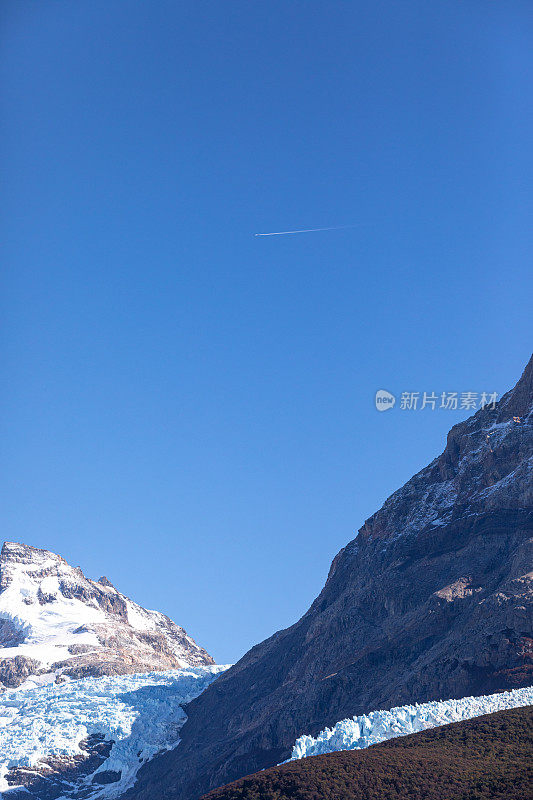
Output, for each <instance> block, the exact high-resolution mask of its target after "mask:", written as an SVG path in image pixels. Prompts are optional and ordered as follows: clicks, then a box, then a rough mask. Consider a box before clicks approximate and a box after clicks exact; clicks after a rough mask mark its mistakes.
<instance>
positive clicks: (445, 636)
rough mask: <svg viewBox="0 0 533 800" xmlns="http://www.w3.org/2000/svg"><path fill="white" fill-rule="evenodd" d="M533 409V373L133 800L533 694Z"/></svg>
mask: <svg viewBox="0 0 533 800" xmlns="http://www.w3.org/2000/svg"><path fill="white" fill-rule="evenodd" d="M532 409H533V359H532V360H531V361H530V362H529V364H528V366H527V367H526V370H525V371H524V374H523V375H522V378H521V379H520V381H519V382H518V384H517V385H516V387H515V388H514V389H513V390H512V391H511V392H509V393H507V394H506V395H505V396H504V397H503V398H502V399H501V401H500V402H499V403H498V404H497V405H496V407H495V408H488V407H487V408H484V409H482V410H480V411H478V412H477V413H476V414H475V415H474V416H473V417H471V418H470V419H468V420H466V421H465V422H463V423H460V424H459V425H456V426H455V427H454V428H452V430H451V431H450V433H449V435H448V441H447V445H446V449H445V451H444V452H443V453H442V455H440V456H439V457H438V458H436V459H435V460H434V461H433V462H432V463H431V464H430V465H429V466H428V467H426V468H425V469H423V470H422V471H421V472H419V473H418V474H417V475H415V476H414V477H413V478H412V479H411V480H410V481H409V482H408V483H407V484H406V485H405V486H404V487H403V488H402V489H400V490H399V491H397V492H396V493H395V494H393V495H392V497H390V498H389V499H388V500H387V502H386V503H385V504H384V506H383V507H382V508H381V510H380V511H378V512H377V513H376V514H375V515H374V516H373V517H371V518H370V519H369V520H367V522H366V523H365V524H364V525H363V527H362V528H361V530H360V531H359V534H358V536H357V538H356V539H355V540H354V541H352V542H350V544H348V545H347V546H346V547H345V548H344V549H343V550H342V551H341V552H340V553H339V554H338V555H337V557H336V558H335V559H334V561H333V564H332V566H331V570H330V573H329V577H328V580H327V583H326V585H325V587H324V589H323V591H322V592H321V594H320V595H319V597H318V598H317V599H316V600H315V602H314V603H313V605H312V606H311V608H310V609H309V611H308V612H307V613H306V614H305V615H304V616H303V617H302V619H301V620H300V621H299V622H297V623H296V624H295V625H293V626H292V627H290V628H288V629H286V630H284V631H280V632H278V633H276V634H274V636H272V637H271V638H270V639H267V640H266V641H265V642H263V643H262V644H259V645H257V646H256V647H254V648H253V649H252V650H250V651H249V652H248V653H247V654H246V655H245V656H244V657H243V658H242V659H241V660H240V661H239V662H238V663H237V664H236V665H235V666H234V667H232V668H231V669H230V670H228V671H227V672H226V673H224V674H223V675H222V676H221V677H219V678H218V679H217V680H216V681H215V682H214V683H213V684H212V685H211V686H210V687H209V688H208V689H207V690H206V691H205V692H204V693H203V694H202V695H201V696H200V697H199V698H198V699H196V700H194V701H193V702H192V703H190V704H189V705H188V706H187V709H186V712H187V716H188V720H187V722H186V724H185V726H184V727H183V729H182V731H181V737H182V741H181V744H180V745H179V747H178V748H177V749H176V750H174V751H173V752H170V753H168V754H166V755H164V756H161V757H160V758H158V759H156V760H155V761H153V762H152V763H151V764H150V765H148V766H147V767H146V768H144V769H143V770H141V773H140V774H139V780H138V782H137V784H136V786H135V787H134V789H133V790H132V791H131V792H130V793H129V795H128V797H130V798H136V799H138V800H149V798H153V797H155V796H158V797H165V798H173V799H174V800H193V798H197V797H199V796H200V795H201V794H202V793H204V792H206V791H207V790H209V789H212V788H214V787H216V786H220V785H222V784H225V783H227V782H229V781H231V780H235V779H236V778H239V777H240V776H242V775H245V774H249V773H252V772H255V771H257V770H259V769H262V768H264V767H268V766H271V765H274V764H277V763H280V762H281V761H283V760H285V759H287V758H289V756H290V754H291V747H292V745H293V744H294V741H295V739H296V738H297V737H298V736H300V735H302V734H304V733H308V734H311V735H316V734H317V733H318V732H319V731H320V730H321V729H322V728H324V727H326V726H331V725H333V724H335V722H337V721H338V720H340V719H343V718H345V717H351V716H353V715H355V714H363V713H366V712H368V711H371V710H372V709H377V708H381V709H387V708H391V707H392V706H397V705H402V704H405V703H412V702H417V701H418V702H425V701H429V700H437V699H441V698H451V697H464V696H467V695H481V694H490V693H493V692H497V691H500V690H503V689H511V688H515V687H519V686H526V685H529V684H531V683H533V661H532V655H533V652H532V645H533V633H532V608H533V603H532V597H533V593H532V578H533V572H532V569H533V538H532V536H533V492H532V480H531V473H532V464H533V413H532Z"/></svg>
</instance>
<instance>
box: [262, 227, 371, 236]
mask: <svg viewBox="0 0 533 800" xmlns="http://www.w3.org/2000/svg"><path fill="white" fill-rule="evenodd" d="M357 227H358V226H357V225H335V226H334V227H332V228H303V229H302V230H298V231H274V232H273V233H254V236H288V235H289V234H291V233H315V231H341V230H345V229H346V228H357Z"/></svg>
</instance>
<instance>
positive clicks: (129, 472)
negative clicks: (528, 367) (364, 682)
mask: <svg viewBox="0 0 533 800" xmlns="http://www.w3.org/2000/svg"><path fill="white" fill-rule="evenodd" d="M0 15H1V29H2V31H1V48H0V81H1V92H2V105H3V126H2V130H1V137H0V149H1V157H2V162H3V180H2V183H3V187H2V189H1V217H2V221H1V236H2V262H3V264H4V267H7V269H5V268H4V270H3V279H2V281H3V284H2V286H3V288H2V317H3V327H2V375H3V381H2V385H3V387H4V391H3V393H2V394H3V400H2V442H3V451H4V456H3V459H2V462H3V481H2V484H3V489H4V494H3V502H2V523H3V524H2V531H3V538H6V539H10V540H19V541H24V542H26V543H28V544H33V545H36V546H38V547H45V548H49V549H52V550H54V551H56V552H59V553H61V554H62V555H63V556H64V557H65V558H67V559H68V560H69V561H70V562H72V563H74V564H79V565H81V566H82V568H83V569H84V571H85V572H86V573H87V574H89V575H90V576H93V577H98V576H99V575H101V574H103V573H105V574H106V575H107V576H108V577H109V578H110V579H111V580H112V581H113V582H114V583H115V584H116V585H117V586H118V587H119V588H120V589H121V590H122V591H124V592H126V593H127V594H129V595H130V596H131V597H133V598H134V599H135V600H137V601H138V602H140V603H142V604H143V605H145V606H148V607H151V608H157V609H159V610H162V611H165V612H166V613H168V614H169V615H170V616H172V617H173V618H174V619H175V620H176V621H177V622H178V623H180V624H182V625H184V626H185V627H187V629H188V630H189V631H190V633H191V634H192V635H193V636H194V637H195V638H196V639H197V640H198V641H199V642H200V643H201V644H202V645H204V646H205V647H206V648H208V649H209V650H210V651H211V652H212V653H213V655H214V656H215V657H216V658H217V660H219V661H221V662H228V661H233V660H235V659H237V658H238V657H239V656H240V655H241V654H242V653H243V652H244V651H245V650H246V649H247V648H248V647H249V646H250V645H252V644H253V643H255V642H257V641H259V640H261V639H263V638H264V637H265V636H268V635H270V634H271V633H272V632H274V631H275V630H276V629H278V628H281V627H285V626H287V625H288V624H290V623H292V622H293V621H295V620H296V619H297V618H298V617H299V615H300V614H301V613H302V612H304V611H305V610H306V608H307V607H308V605H309V603H310V602H311V601H312V599H313V598H314V597H315V595H316V594H317V593H318V591H319V590H320V588H321V586H322V584H323V582H324V580H325V577H326V575H327V571H328V568H329V564H330V561H331V559H332V557H333V556H334V555H335V553H336V552H337V551H338V550H339V549H340V548H341V547H342V546H343V545H344V544H346V542H348V541H349V540H350V539H351V538H352V537H353V536H354V533H355V531H356V530H357V529H358V528H359V527H360V526H361V524H362V523H363V521H364V520H365V518H366V517H368V516H369V515H370V514H371V513H372V512H374V511H375V510H377V508H378V507H379V506H380V505H381V503H382V502H383V501H384V500H385V498H386V497H387V496H388V495H389V494H390V493H391V492H392V491H393V490H394V489H396V488H398V487H399V486H400V485H401V484H402V483H403V482H404V481H405V480H407V479H408V478H409V477H410V476H411V475H412V474H413V472H415V471H416V470H418V469H419V468H421V467H422V466H424V465H425V464H426V463H427V462H428V461H430V460H431V458H433V457H434V456H435V455H436V454H437V453H438V452H440V451H441V450H442V448H443V446H444V443H445V435H446V432H447V430H448V428H449V427H451V425H452V424H454V423H455V422H457V421H459V420H460V419H462V418H464V417H465V416H466V415H467V413H466V412H465V411H457V412H453V411H435V412H431V411H428V410H427V409H426V410H425V411H424V412H421V411H417V412H415V413H413V412H411V413H409V412H407V411H401V410H400V409H399V408H398V406H396V408H395V409H393V410H392V411H389V412H387V413H385V414H379V413H378V412H377V411H376V410H375V407H374V403H373V398H374V393H375V391H376V389H379V388H385V389H389V390H391V391H393V392H401V391H406V390H419V391H423V390H428V391H433V390H434V391H442V390H446V391H452V390H458V391H478V392H480V391H482V390H489V391H498V392H500V393H501V392H503V391H505V390H506V389H507V388H509V387H510V386H511V385H512V384H513V383H514V382H515V381H516V379H517V378H518V377H519V374H520V373H521V371H522V369H523V367H524V365H525V363H526V361H527V359H528V357H529V355H530V345H531V320H530V312H531V276H530V268H531V252H532V245H533V241H532V239H533V235H532V226H531V211H532V195H533V191H532V186H533V151H532V148H531V141H532V137H533V114H532V109H533V105H532V98H533V91H532V89H533V81H532V78H533V57H532V51H533V48H532V43H533V4H532V3H531V2H530V0H524V2H513V1H512V0H509V2H506V1H505V0H501V2H492V1H491V0H432V1H431V2H428V0H401V2H400V0H388V1H387V2H381V1H380V0H367V1H366V2H355V1H354V2H332V1H331V0H328V2H325V1H324V2H314V1H313V0H305V2H295V1H294V0H293V1H292V2H276V1H275V0H268V2H250V0H246V1H245V2H240V1H239V2H234V1H232V0H229V1H228V2H218V1H217V2H201V0H194V1H192V0H191V2H189V1H188V0H186V1H185V2H175V1H174V0H143V1H142V2H140V0H75V2H72V0H35V1H33V2H32V1H31V0H3V2H2V8H1V11H0ZM352 223H353V224H357V227H355V228H350V229H346V230H339V231H330V232H322V233H313V234H302V235H297V236H287V237H271V238H256V237H254V236H253V234H254V233H255V232H258V231H276V230H287V229H293V228H311V227H322V226H328V225H332V226H336V225H347V224H352Z"/></svg>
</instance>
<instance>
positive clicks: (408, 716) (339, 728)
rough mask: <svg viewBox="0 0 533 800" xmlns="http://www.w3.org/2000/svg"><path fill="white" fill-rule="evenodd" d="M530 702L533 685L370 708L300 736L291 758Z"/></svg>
mask: <svg viewBox="0 0 533 800" xmlns="http://www.w3.org/2000/svg"><path fill="white" fill-rule="evenodd" d="M530 705H533V687H531V686H530V687H525V688H521V689H512V690H511V691H508V692H499V693H497V694H490V695H482V696H480V697H462V698H461V699H459V700H434V701H432V702H429V703H416V704H415V705H405V706H398V707H396V708H391V709H390V710H389V711H371V712H369V713H368V714H362V715H361V716H356V717H351V718H349V719H342V720H340V722H337V723H336V725H334V726H333V727H332V728H325V729H324V730H323V731H321V732H320V733H319V734H318V736H316V737H313V736H308V735H304V736H300V737H299V738H298V739H297V740H296V742H295V744H294V747H293V749H292V754H291V757H290V759H289V761H296V760H297V759H300V758H308V757H309V756H318V755H323V754H324V753H333V752H335V751H336V750H360V749H362V748H364V747H369V746H370V745H372V744H377V743H378V742H384V741H386V740H387V739H394V738H395V737H396V736H406V735H407V734H409V733H419V732H420V731H425V730H428V728H436V727H438V726H439V725H447V724H449V723H450V722H460V721H461V720H465V719H472V718H473V717H479V716H481V715H482V714H492V713H493V712H495V711H503V710H505V709H508V708H520V707H522V706H530Z"/></svg>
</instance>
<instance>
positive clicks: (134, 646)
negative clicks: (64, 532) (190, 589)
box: [0, 542, 214, 687]
mask: <svg viewBox="0 0 533 800" xmlns="http://www.w3.org/2000/svg"><path fill="white" fill-rule="evenodd" d="M213 663H214V662H213V659H212V658H211V656H209V655H208V654H207V653H206V651H205V650H203V649H202V648H201V647H199V646H198V645H197V644H196V642H194V641H193V640H192V639H191V638H190V636H187V633H186V632H185V631H184V630H183V628H180V627H179V626H178V625H176V624H175V623H174V622H172V620H171V619H169V618H168V617H166V616H165V615H164V614H160V613H159V612H157V611H147V610H146V609H144V608H142V607H141V606H139V605H137V604H136V603H134V602H132V601H131V600H129V599H128V598H127V597H125V595H123V594H121V593H120V592H119V591H118V590H117V589H115V587H114V586H113V585H112V584H111V583H110V582H109V581H108V580H107V579H106V578H100V580H98V581H93V580H90V579H89V578H86V577H85V575H84V574H83V572H82V571H81V569H80V568H79V567H71V566H70V565H69V564H67V562H66V561H65V560H64V559H63V558H61V556H58V555H56V554H55V553H51V552H49V551H48V550H39V549H38V548H36V547H30V546H28V545H25V544H16V543H13V542H5V544H4V546H3V548H2V551H1V553H0V687H1V686H4V687H16V686H19V685H21V684H22V683H23V682H25V681H26V682H27V681H28V680H29V679H30V678H31V680H33V681H34V682H36V683H39V682H42V681H46V680H49V679H50V677H52V676H53V677H55V679H56V680H58V681H60V680H65V679H68V678H84V677H88V676H95V677H97V676H100V675H119V674H126V673H134V672H149V671H154V670H156V671H157V670H168V669H175V668H179V667H185V666H202V665H210V664H213Z"/></svg>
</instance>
